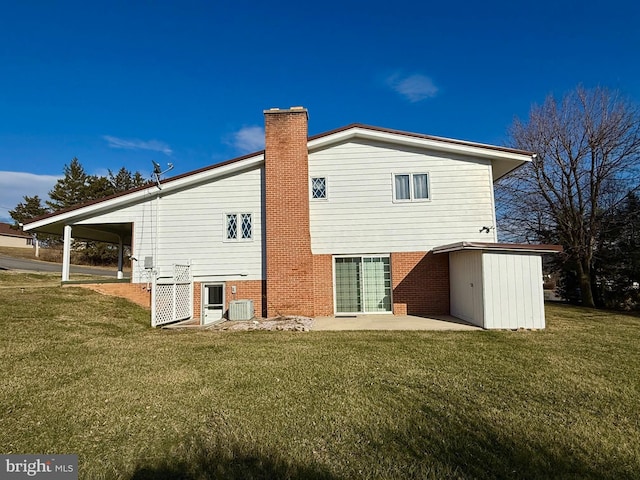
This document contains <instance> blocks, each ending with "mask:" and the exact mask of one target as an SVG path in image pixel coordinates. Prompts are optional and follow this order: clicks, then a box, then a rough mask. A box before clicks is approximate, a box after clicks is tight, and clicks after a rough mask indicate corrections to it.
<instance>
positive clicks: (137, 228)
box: [78, 168, 264, 282]
mask: <svg viewBox="0 0 640 480" xmlns="http://www.w3.org/2000/svg"><path fill="white" fill-rule="evenodd" d="M263 171H264V170H263V168H253V169H250V170H246V171H243V172H239V173H236V174H233V175H231V176H228V177H224V178H219V179H216V180H215V181H213V182H210V183H205V184H202V185H198V186H194V187H191V188H189V189H185V190H182V191H178V192H175V193H171V194H168V195H166V196H161V198H160V199H159V200H157V199H156V198H155V197H152V198H149V199H148V200H146V201H143V202H141V203H139V204H136V205H131V206H129V207H125V208H122V209H121V210H118V211H114V212H111V213H106V214H103V215H98V216H96V217H93V218H91V219H89V220H87V221H84V222H78V223H85V224H96V223H122V222H131V223H133V237H134V238H133V254H134V255H135V257H136V258H138V262H137V264H134V265H133V281H134V282H139V281H147V280H148V272H145V270H144V258H145V257H146V256H152V257H154V264H155V266H156V269H157V270H158V275H160V276H165V275H170V274H171V272H172V271H173V267H172V266H173V264H174V263H183V262H186V261H191V264H192V267H191V270H192V273H193V275H194V280H195V281H201V280H202V279H206V280H207V281H224V280H233V279H239V280H262V278H263V252H262V215H263V208H262V207H263V206H262V193H261V189H262V185H263ZM156 211H157V212H158V213H157V214H156ZM234 212H235V213H238V214H242V213H251V233H250V234H251V237H252V240H253V241H246V240H247V239H245V241H229V242H227V241H225V240H224V237H225V214H227V213H234ZM238 226H239V227H242V218H241V217H240V218H239V225H238ZM239 235H242V230H241V229H240V230H239Z"/></svg>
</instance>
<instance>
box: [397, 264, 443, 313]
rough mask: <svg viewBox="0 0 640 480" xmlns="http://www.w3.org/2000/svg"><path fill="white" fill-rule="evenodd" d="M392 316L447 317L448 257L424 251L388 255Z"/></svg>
mask: <svg viewBox="0 0 640 480" xmlns="http://www.w3.org/2000/svg"><path fill="white" fill-rule="evenodd" d="M391 281H392V284H393V313H394V314H396V315H406V314H408V315H422V316H426V315H448V314H449V256H448V255H446V254H439V255H434V254H433V253H426V252H401V253H392V254H391Z"/></svg>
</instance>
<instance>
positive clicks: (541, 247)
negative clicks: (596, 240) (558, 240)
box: [432, 242, 563, 254]
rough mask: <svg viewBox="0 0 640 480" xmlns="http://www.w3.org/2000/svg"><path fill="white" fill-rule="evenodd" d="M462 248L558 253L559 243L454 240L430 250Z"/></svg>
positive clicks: (446, 251)
mask: <svg viewBox="0 0 640 480" xmlns="http://www.w3.org/2000/svg"><path fill="white" fill-rule="evenodd" d="M462 250H483V251H494V252H516V253H536V254H543V253H560V252H562V250H563V249H562V246H561V245H548V244H531V243H493V242H456V243H450V244H448V245H441V246H438V247H435V248H434V249H433V250H432V252H433V253H435V254H437V253H450V252H459V251H462Z"/></svg>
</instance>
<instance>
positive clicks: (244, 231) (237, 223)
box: [225, 213, 253, 240]
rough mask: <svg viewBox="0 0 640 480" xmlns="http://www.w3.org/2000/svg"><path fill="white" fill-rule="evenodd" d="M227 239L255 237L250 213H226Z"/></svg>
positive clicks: (249, 238)
mask: <svg viewBox="0 0 640 480" xmlns="http://www.w3.org/2000/svg"><path fill="white" fill-rule="evenodd" d="M225 239H226V240H251V239H253V221H252V218H251V214H250V213H227V214H226V215H225Z"/></svg>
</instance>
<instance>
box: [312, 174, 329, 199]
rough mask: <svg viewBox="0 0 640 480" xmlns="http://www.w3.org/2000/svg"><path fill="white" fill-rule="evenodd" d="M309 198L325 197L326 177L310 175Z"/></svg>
mask: <svg viewBox="0 0 640 480" xmlns="http://www.w3.org/2000/svg"><path fill="white" fill-rule="evenodd" d="M311 198H312V199H314V200H318V199H326V198H327V177H311Z"/></svg>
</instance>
